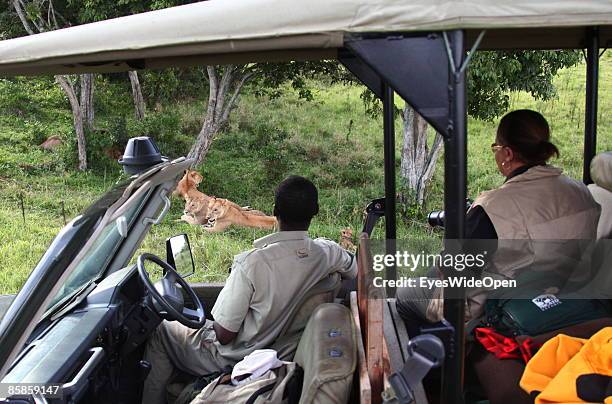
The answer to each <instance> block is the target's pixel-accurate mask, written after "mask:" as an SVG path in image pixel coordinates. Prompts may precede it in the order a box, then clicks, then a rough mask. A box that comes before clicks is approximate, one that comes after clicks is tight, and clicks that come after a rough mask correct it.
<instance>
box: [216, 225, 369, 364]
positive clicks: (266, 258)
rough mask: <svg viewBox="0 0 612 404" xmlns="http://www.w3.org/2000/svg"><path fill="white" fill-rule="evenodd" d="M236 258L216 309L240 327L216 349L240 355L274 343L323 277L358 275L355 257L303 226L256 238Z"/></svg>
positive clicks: (224, 321) (228, 325) (224, 322)
mask: <svg viewBox="0 0 612 404" xmlns="http://www.w3.org/2000/svg"><path fill="white" fill-rule="evenodd" d="M253 246H254V247H255V248H254V249H252V250H250V251H246V252H244V253H241V254H238V255H236V256H235V258H234V263H233V265H232V271H231V273H230V276H229V278H228V279H227V282H226V284H225V287H224V288H223V290H221V293H220V294H219V298H218V299H217V302H216V303H215V306H214V307H213V309H212V315H213V316H214V318H215V321H216V322H217V323H219V325H221V326H222V327H223V328H225V329H227V330H229V331H232V332H237V333H238V335H237V336H236V338H235V339H234V340H233V341H232V342H231V343H229V344H227V345H221V344H219V343H218V342H215V345H216V348H217V351H218V353H219V354H220V355H221V356H222V357H224V358H226V359H229V360H240V359H242V358H243V357H244V356H246V355H248V354H249V353H251V352H253V351H254V350H256V349H261V348H266V347H268V346H270V345H271V344H272V343H273V342H274V341H275V340H276V338H277V337H278V336H279V333H280V331H281V330H282V328H283V326H284V325H285V324H286V323H287V321H288V320H289V317H290V315H291V314H292V313H293V312H294V311H295V310H296V307H297V305H298V304H299V302H300V301H301V300H302V298H303V297H304V295H305V294H306V293H307V292H308V290H309V289H310V288H312V287H313V286H314V285H315V284H316V283H317V282H319V281H320V280H321V279H323V278H324V277H326V276H328V275H330V274H332V273H335V272H338V273H339V274H340V275H341V276H342V277H343V278H354V277H355V276H356V275H357V264H356V260H355V259H354V257H353V256H352V255H351V254H349V253H348V252H347V251H345V250H344V249H343V248H342V247H340V246H339V245H338V244H337V243H335V242H334V241H330V240H326V239H321V238H318V239H314V240H313V239H311V238H309V237H308V234H307V232H305V231H281V232H277V233H273V234H270V235H268V236H266V237H263V238H260V239H258V240H256V241H255V242H254V244H253Z"/></svg>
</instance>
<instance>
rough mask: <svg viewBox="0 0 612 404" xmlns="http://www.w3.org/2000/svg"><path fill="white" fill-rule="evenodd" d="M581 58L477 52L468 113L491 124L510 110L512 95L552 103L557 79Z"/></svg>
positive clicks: (470, 76) (567, 54) (553, 53)
mask: <svg viewBox="0 0 612 404" xmlns="http://www.w3.org/2000/svg"><path fill="white" fill-rule="evenodd" d="M581 57H582V56H581V54H580V52H579V51H513V52H508V51H496V52H493V51H486V52H477V53H476V54H474V56H473V57H472V60H471V63H470V65H469V68H468V77H467V81H468V99H469V103H468V113H469V114H470V115H471V116H473V117H475V118H479V119H485V120H491V119H493V118H495V117H497V116H499V115H501V114H502V113H504V112H505V111H507V110H508V108H509V106H510V97H509V94H508V93H509V92H512V91H525V92H528V93H529V94H531V96H533V97H534V98H535V99H542V100H549V99H551V98H552V97H554V96H555V95H556V94H557V91H556V88H555V86H554V85H553V78H554V76H555V75H556V74H557V72H558V71H559V70H560V69H562V68H564V67H570V66H573V65H575V64H576V63H578V62H579V61H580V60H581Z"/></svg>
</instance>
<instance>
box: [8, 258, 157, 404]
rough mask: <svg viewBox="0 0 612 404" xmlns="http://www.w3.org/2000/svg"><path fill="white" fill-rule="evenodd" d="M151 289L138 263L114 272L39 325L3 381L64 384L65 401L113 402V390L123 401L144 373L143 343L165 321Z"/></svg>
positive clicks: (116, 397) (63, 399)
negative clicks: (69, 307)
mask: <svg viewBox="0 0 612 404" xmlns="http://www.w3.org/2000/svg"><path fill="white" fill-rule="evenodd" d="M146 295H147V294H146V293H145V289H144V286H143V284H142V281H141V280H140V278H139V276H138V271H137V269H136V266H135V265H132V266H129V267H126V268H123V269H121V270H119V271H117V272H114V273H113V274H111V275H109V276H108V277H106V278H105V279H104V280H102V281H101V282H100V283H99V284H98V285H97V286H96V287H95V289H94V290H92V292H91V293H90V294H89V295H88V296H87V298H86V299H85V300H84V301H83V302H81V303H80V304H79V305H78V306H77V307H75V308H74V309H73V310H71V311H70V312H69V313H67V314H65V315H63V316H61V317H60V318H56V319H54V318H53V317H52V318H50V319H49V320H46V321H45V322H43V323H41V324H39V325H38V327H37V328H36V330H35V331H34V333H33V334H32V336H31V337H30V339H29V340H28V342H27V343H26V345H25V347H24V349H23V350H22V351H21V353H20V354H19V356H18V357H17V359H16V360H15V362H14V364H13V366H12V368H11V369H10V370H9V372H8V373H7V375H6V376H5V377H4V379H3V380H2V383H54V384H60V385H61V390H62V399H61V400H60V402H79V401H85V400H87V401H88V402H108V401H106V400H105V398H104V397H105V396H107V395H108V394H110V393H111V392H114V395H113V399H112V401H113V402H120V401H122V400H120V399H119V398H120V396H121V394H123V393H125V390H130V391H132V392H133V391H134V386H131V387H130V388H129V389H126V383H127V384H130V385H131V384H133V383H137V384H141V382H142V380H138V379H139V378H144V377H141V376H140V375H139V370H140V369H139V368H138V366H139V364H138V362H139V360H140V359H141V358H142V351H143V346H144V344H143V343H144V341H145V340H146V339H147V338H148V336H149V335H150V334H151V332H152V331H153V330H154V329H155V328H156V327H157V326H158V325H159V323H160V322H161V318H160V317H159V315H158V314H157V313H156V312H154V311H153V310H152V309H151V307H153V306H152V305H151V304H150V302H149V300H148V299H149V297H147V296H146ZM144 376H146V374H145V375H144ZM122 392H123V393H122ZM133 399H134V397H127V396H126V397H125V402H130V401H133ZM9 402H10V401H9ZM20 402H23V401H20Z"/></svg>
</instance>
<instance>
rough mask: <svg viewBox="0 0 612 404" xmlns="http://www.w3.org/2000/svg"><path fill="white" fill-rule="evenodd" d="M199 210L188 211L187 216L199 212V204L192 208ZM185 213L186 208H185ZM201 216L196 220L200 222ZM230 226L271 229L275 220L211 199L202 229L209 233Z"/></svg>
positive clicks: (235, 205)
mask: <svg viewBox="0 0 612 404" xmlns="http://www.w3.org/2000/svg"><path fill="white" fill-rule="evenodd" d="M189 208H194V209H197V208H199V209H200V210H194V211H191V210H189V214H197V215H198V216H199V213H198V212H201V211H202V210H201V209H202V206H201V204H194V205H193V206H192V207H189ZM186 211H187V207H186ZM200 218H201V216H199V218H198V220H199V221H201V219H200ZM231 225H237V226H245V227H255V228H259V229H273V228H275V227H276V218H275V217H274V216H267V215H266V214H264V213H263V212H260V211H258V210H252V209H243V208H241V207H240V206H239V205H237V204H236V203H234V202H232V201H229V200H227V199H223V198H215V197H212V198H211V199H210V202H209V203H208V215H207V216H206V223H205V224H204V229H205V230H206V231H209V232H211V233H216V232H220V231H223V230H225V229H226V228H227V227H229V226H231Z"/></svg>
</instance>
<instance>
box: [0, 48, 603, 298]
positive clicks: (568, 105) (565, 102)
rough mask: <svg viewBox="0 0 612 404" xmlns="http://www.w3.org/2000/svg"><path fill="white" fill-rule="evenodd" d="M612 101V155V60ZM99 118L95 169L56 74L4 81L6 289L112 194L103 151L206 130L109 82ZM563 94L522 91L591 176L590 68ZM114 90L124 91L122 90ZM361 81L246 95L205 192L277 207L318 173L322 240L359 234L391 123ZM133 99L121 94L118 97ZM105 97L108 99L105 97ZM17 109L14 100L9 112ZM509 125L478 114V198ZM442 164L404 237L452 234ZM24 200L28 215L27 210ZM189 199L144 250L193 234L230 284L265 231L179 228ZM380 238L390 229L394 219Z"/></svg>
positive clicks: (194, 118)
mask: <svg viewBox="0 0 612 404" xmlns="http://www.w3.org/2000/svg"><path fill="white" fill-rule="evenodd" d="M601 63H602V65H601V77H600V100H599V118H598V119H599V141H598V148H599V150H604V149H605V150H612V136H610V132H611V131H612V120H611V118H610V116H609V115H607V114H606V112H607V111H608V110H609V109H610V107H611V106H612V105H611V104H612V100H610V97H609V96H608V95H609V94H610V92H611V90H612V55H610V54H605V55H604V57H603V58H602V61H601ZM98 80H99V81H100V83H97V91H99V92H98V93H97V97H98V98H97V117H96V127H97V128H98V129H99V130H98V131H96V132H95V133H94V134H89V135H88V141H89V143H90V145H91V147H92V150H94V153H91V155H90V163H91V164H92V166H93V169H92V170H90V171H88V172H86V173H77V172H75V171H74V170H73V167H74V165H75V158H74V153H73V150H74V144H72V142H73V141H72V119H71V115H70V112H69V108H68V103H67V101H66V100H65V99H64V96H63V94H62V93H61V91H60V90H59V88H58V87H57V85H55V84H54V83H53V82H52V80H51V79H35V80H33V79H20V80H18V81H17V82H9V81H2V80H0V257H1V258H2V260H1V264H0V293H14V292H15V291H17V290H18V289H19V288H20V287H21V285H22V284H23V282H24V281H25V279H26V277H27V276H28V274H29V272H30V271H31V269H32V268H33V267H34V266H35V265H36V263H37V262H38V260H39V259H40V257H41V256H42V254H43V253H44V251H45V250H46V248H47V247H48V245H49V244H50V242H51V240H52V239H53V237H54V236H55V234H56V233H57V232H58V231H59V229H60V228H61V227H62V226H63V224H64V214H65V216H66V219H68V220H69V219H70V218H71V217H74V216H75V215H77V214H78V212H80V211H81V210H82V209H83V208H84V207H86V206H87V205H88V204H89V203H91V202H92V201H93V200H94V199H95V198H96V196H98V195H100V194H101V193H102V192H104V190H106V189H108V188H109V187H110V186H111V185H112V184H113V183H114V182H115V181H116V180H117V178H118V177H119V175H120V168H119V167H118V165H116V164H115V163H113V162H112V161H111V160H110V159H109V158H108V157H106V156H105V155H104V154H103V153H102V152H101V150H104V149H105V148H106V147H108V145H109V144H111V140H117V139H122V140H123V139H127V137H129V136H133V135H137V134H150V135H152V136H154V137H155V139H156V140H157V141H158V143H159V144H160V147H161V149H162V151H164V152H165V153H167V154H169V155H170V156H173V157H175V156H178V155H181V154H182V153H184V152H186V151H187V150H188V147H189V141H190V135H193V134H194V133H195V132H196V131H197V130H198V126H199V124H200V119H201V116H202V113H203V112H202V109H203V105H204V104H203V100H202V99H191V100H184V101H182V102H181V103H179V104H178V105H177V104H172V105H161V106H160V107H159V108H157V110H156V111H149V116H148V117H147V120H146V121H145V122H141V123H138V122H134V121H132V120H129V119H128V120H127V121H126V120H125V118H122V117H121V116H120V115H117V111H131V108H132V106H131V103H130V98H129V93H128V92H127V91H128V87H127V86H122V85H120V84H117V83H116V82H111V81H107V80H106V79H104V78H99V79H98ZM555 83H556V85H557V88H558V90H559V95H558V97H557V98H556V99H554V100H551V101H548V102H543V101H538V100H534V99H532V98H531V97H530V96H529V95H528V94H523V93H519V94H513V95H512V106H511V108H512V109H517V108H532V109H535V110H538V111H541V112H542V113H543V114H544V115H545V116H546V117H547V118H548V120H549V122H550V123H551V127H552V131H553V141H554V142H555V143H556V144H557V145H558V146H559V149H560V150H561V158H560V159H559V161H556V162H555V164H557V165H559V166H561V167H563V168H564V169H565V170H566V172H568V173H569V175H571V176H572V177H575V178H580V177H581V170H582V165H581V164H582V163H581V159H582V157H581V156H582V136H583V128H584V117H583V114H584V112H583V110H584V93H583V92H584V66H582V65H581V66H577V67H575V68H572V69H567V70H563V71H562V72H561V74H560V75H559V76H558V77H557V78H556V81H555ZM110 89H112V90H113V91H112V94H114V95H113V96H111V95H110V94H111V91H110ZM122 92H123V93H122ZM360 92H361V89H360V88H358V87H342V86H332V87H327V86H324V85H319V86H318V87H317V88H316V91H315V101H313V102H306V101H303V100H300V99H298V97H297V95H295V94H292V93H291V92H290V91H288V92H287V94H285V95H283V96H281V97H280V98H277V99H274V100H269V99H266V98H262V97H257V96H255V95H252V94H245V95H244V96H243V97H242V100H241V102H240V105H239V106H238V108H237V109H236V110H235V111H234V112H233V115H232V117H231V123H230V126H229V128H228V130H227V131H226V132H225V133H223V134H221V135H220V136H219V137H218V138H217V140H216V141H215V142H214V143H213V146H212V149H211V151H210V152H209V155H208V156H207V158H206V160H205V162H204V163H203V165H202V166H201V167H200V168H199V169H200V171H201V172H202V173H203V175H204V182H203V183H202V184H201V186H200V189H201V190H202V191H203V192H206V193H208V194H211V195H217V196H222V197H227V198H230V199H232V200H234V201H236V202H237V203H239V204H244V205H247V204H248V205H250V206H252V207H254V208H256V209H260V210H263V211H267V212H270V211H271V206H272V196H273V195H272V191H273V189H274V187H275V185H276V184H277V183H278V181H279V180H281V179H282V178H283V177H284V176H286V175H288V174H300V175H304V176H307V177H309V178H311V179H312V180H313V181H314V182H315V183H316V184H317V186H318V187H319V189H320V204H321V213H320V215H319V216H318V217H317V218H316V220H315V222H314V223H313V226H312V234H313V235H316V236H325V237H329V238H332V239H337V238H338V236H339V231H340V229H341V228H342V227H346V226H350V227H352V228H353V229H354V231H355V232H357V231H358V230H359V229H360V228H361V226H362V210H363V207H364V205H365V203H366V202H367V201H368V200H370V199H372V198H375V197H380V196H382V195H383V189H384V188H383V175H382V174H383V169H382V165H383V158H382V155H383V153H382V150H383V146H382V121H381V119H371V118H368V117H367V116H366V115H365V113H364V110H363V107H362V104H361V100H360V99H359V93H360ZM117 93H119V94H123V95H124V96H123V97H117V96H116V94H117ZM98 100H99V101H98ZM2 106H3V107H2ZM396 127H397V133H398V142H397V144H398V145H397V156H398V167H399V152H400V150H401V124H400V121H399V120H398V122H397V124H396ZM495 128H496V122H482V121H477V120H473V119H470V121H469V127H468V131H469V142H468V147H469V156H468V158H469V162H468V164H469V194H470V196H472V197H475V196H476V195H477V194H478V193H479V192H480V191H482V190H485V189H490V188H493V187H495V186H497V185H499V184H500V183H501V181H502V177H501V176H500V175H499V174H498V173H497V171H496V167H495V162H494V159H493V155H492V154H491V152H490V149H489V145H490V144H491V142H492V141H493V139H494V136H495ZM50 135H59V136H60V137H62V138H63V139H65V141H66V144H65V145H64V146H63V147H62V148H60V149H59V150H57V151H54V152H46V151H43V150H41V149H40V148H38V147H37V145H38V144H40V143H41V142H42V141H43V140H44V139H46V138H47V137H48V136H50ZM441 161H442V160H440V164H438V167H437V170H436V173H435V176H434V180H433V181H432V184H431V186H430V191H429V198H428V201H427V203H426V206H425V208H424V209H422V210H419V209H413V208H412V209H401V211H402V214H401V217H400V219H399V221H398V226H399V227H398V238H402V239H408V238H411V239H412V238H439V237H440V232H437V231H434V230H432V229H430V228H428V227H427V226H426V224H425V220H424V219H425V216H426V213H427V212H428V211H429V210H434V209H439V208H441V207H442V183H443V171H442V164H441ZM22 201H23V205H24V209H23V210H24V211H25V221H24V218H23V215H22V209H21V204H22ZM182 208H183V204H182V201H179V200H174V201H173V206H172V209H171V211H170V213H169V214H168V216H167V217H166V220H165V223H164V224H162V225H160V226H156V227H155V228H154V229H153V230H152V231H151V233H150V234H149V236H148V237H147V239H146V240H145V243H144V245H143V246H142V250H147V251H152V252H156V253H159V254H161V252H162V251H163V245H164V239H165V238H166V237H167V236H170V235H173V234H176V233H180V232H185V233H187V234H188V235H189V237H190V239H191V242H192V248H193V250H194V255H195V257H196V261H197V262H196V266H197V273H196V276H195V277H194V278H192V279H193V280H209V281H219V280H223V279H224V277H225V276H226V273H227V271H226V270H227V268H228V267H229V265H230V264H231V260H232V256H233V255H234V254H235V253H237V252H239V251H241V250H243V249H246V248H249V246H250V244H251V242H252V240H253V239H254V238H257V237H260V236H263V235H265V232H264V231H259V230H251V229H231V230H229V231H227V232H224V233H222V234H215V235H210V234H208V233H205V232H203V231H202V230H201V229H200V228H198V227H193V226H189V225H187V224H184V223H179V222H177V221H176V220H177V219H178V218H179V217H180V215H181V211H182ZM377 235H378V236H379V237H380V236H382V227H381V228H380V230H379V231H378V233H377Z"/></svg>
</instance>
